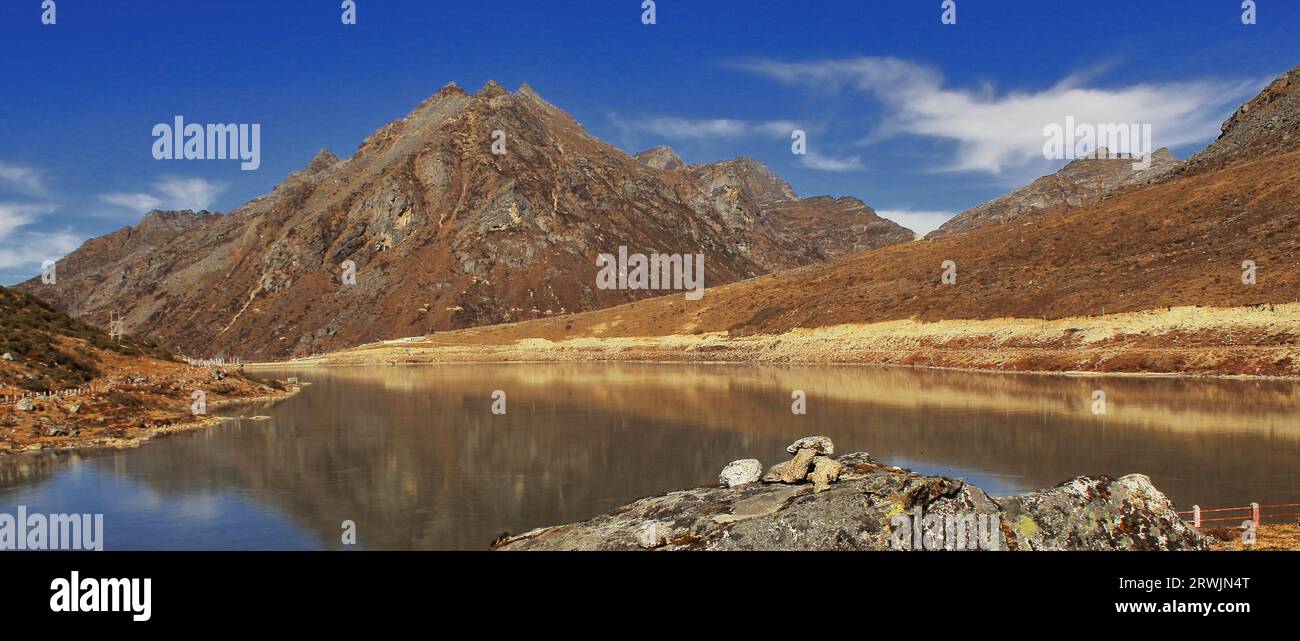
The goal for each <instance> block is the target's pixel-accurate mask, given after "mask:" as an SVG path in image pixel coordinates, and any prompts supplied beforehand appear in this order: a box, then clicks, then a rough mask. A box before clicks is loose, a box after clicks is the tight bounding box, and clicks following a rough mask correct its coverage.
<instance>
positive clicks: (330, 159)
mask: <svg viewBox="0 0 1300 641" xmlns="http://www.w3.org/2000/svg"><path fill="white" fill-rule="evenodd" d="M338 162H339V157H338V156H335V155H334V152H332V151H330V150H328V149H322V150H320V151H318V152H316V156H315V157H314V158H312V159H311V162H310V163H307V172H308V173H316V172H318V171H323V170H325V169H329V168H330V167H333V166H334V165H335V164H337V163H338Z"/></svg>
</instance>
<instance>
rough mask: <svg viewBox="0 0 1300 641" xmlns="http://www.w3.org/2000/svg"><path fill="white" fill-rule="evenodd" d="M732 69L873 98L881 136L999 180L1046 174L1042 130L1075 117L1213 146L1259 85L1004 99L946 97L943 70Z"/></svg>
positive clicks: (890, 66)
mask: <svg viewBox="0 0 1300 641" xmlns="http://www.w3.org/2000/svg"><path fill="white" fill-rule="evenodd" d="M731 66H733V67H736V68H739V69H743V70H745V71H748V72H751V73H755V74H759V75H763V76H766V77H769V78H773V79H775V80H777V81H779V82H781V83H784V84H788V85H793V86H800V87H805V88H809V89H813V90H816V91H820V92H824V93H829V94H836V93H841V92H857V93H865V94H869V95H871V96H873V97H874V98H875V99H877V100H878V101H880V102H881V103H882V104H883V106H884V107H885V109H886V110H887V118H886V120H885V121H884V122H883V123H882V124H881V130H880V131H879V132H876V134H877V135H883V136H886V137H888V136H895V135H899V134H910V135H917V136H923V137H928V138H934V139H939V140H945V141H950V142H952V143H955V144H956V149H955V152H954V155H953V157H952V159H951V161H950V162H948V163H945V164H943V165H942V166H940V167H937V169H939V170H941V171H983V172H988V173H991V174H1003V173H1005V172H1008V171H1013V170H1017V171H1018V170H1024V169H1026V168H1029V167H1035V166H1041V165H1042V164H1043V163H1044V158H1043V143H1044V141H1045V138H1044V136H1043V128H1044V127H1045V126H1047V125H1049V124H1053V123H1055V124H1060V125H1064V123H1065V119H1066V117H1067V116H1073V117H1074V119H1075V121H1076V122H1078V123H1090V124H1110V123H1114V124H1127V123H1136V124H1151V125H1152V130H1153V138H1154V140H1153V143H1154V146H1155V147H1176V146H1179V145H1184V144H1191V143H1200V142H1205V141H1208V140H1211V139H1213V138H1214V136H1215V135H1216V134H1217V133H1218V130H1219V124H1220V123H1221V122H1222V120H1223V118H1224V117H1225V115H1226V114H1227V113H1230V112H1231V111H1232V109H1233V108H1234V107H1235V106H1236V105H1238V104H1240V103H1241V102H1243V101H1244V100H1245V99H1246V98H1248V97H1249V96H1250V95H1252V93H1253V92H1254V90H1256V89H1257V88H1258V86H1259V84H1260V83H1259V82H1258V81H1255V80H1250V81H1212V80H1195V81H1187V82H1170V83H1140V84H1134V85H1130V86H1126V87H1118V88H1089V87H1085V86H1083V84H1084V83H1086V82H1089V81H1091V80H1092V79H1093V75H1095V74H1074V75H1070V76H1067V77H1065V78H1064V79H1062V80H1061V81H1060V82H1057V83H1056V84H1055V85H1053V86H1051V87H1048V88H1045V89H1041V90H1038V91H1017V92H1009V93H1005V94H1002V95H998V94H997V93H996V92H995V91H994V90H993V89H991V88H988V87H981V88H979V89H978V90H975V89H956V88H949V87H945V86H944V78H943V75H942V74H941V73H940V72H938V71H937V70H935V69H932V68H930V67H927V66H923V65H919V64H916V63H913V62H909V61H905V60H900V59H897V58H867V57H863V58H851V59H839V60H824V61H819V62H795V63H791V62H779V61H755V62H745V63H737V64H733V65H731ZM1038 168H1041V167H1038Z"/></svg>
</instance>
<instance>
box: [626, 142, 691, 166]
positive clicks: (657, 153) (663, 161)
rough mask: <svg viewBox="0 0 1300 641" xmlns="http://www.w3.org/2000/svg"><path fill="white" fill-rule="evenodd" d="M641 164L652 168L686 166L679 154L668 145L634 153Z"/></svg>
mask: <svg viewBox="0 0 1300 641" xmlns="http://www.w3.org/2000/svg"><path fill="white" fill-rule="evenodd" d="M636 159H637V160H638V161H640V162H641V164H643V165H645V166H647V167H652V168H654V169H681V168H683V167H685V166H686V163H685V162H682V158H681V156H678V155H677V152H675V151H673V150H672V148H670V147H665V146H659V147H653V148H651V149H647V150H645V151H643V152H641V153H639V154H637V155H636Z"/></svg>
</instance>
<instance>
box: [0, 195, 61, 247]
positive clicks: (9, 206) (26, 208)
mask: <svg viewBox="0 0 1300 641" xmlns="http://www.w3.org/2000/svg"><path fill="white" fill-rule="evenodd" d="M52 210H53V207H52V206H50V205H32V204H26V203H3V202H0V240H5V239H7V238H8V237H9V235H10V234H12V233H13V232H14V230H16V229H18V228H19V227H22V226H24V225H28V224H31V223H32V222H34V221H35V220H36V218H37V217H39V216H43V215H45V214H48V213H50V211H52Z"/></svg>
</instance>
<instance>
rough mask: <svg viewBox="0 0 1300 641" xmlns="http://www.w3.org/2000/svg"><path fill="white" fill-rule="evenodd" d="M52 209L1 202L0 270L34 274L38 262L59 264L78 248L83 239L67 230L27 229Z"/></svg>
mask: <svg viewBox="0 0 1300 641" xmlns="http://www.w3.org/2000/svg"><path fill="white" fill-rule="evenodd" d="M54 209H55V208H54V206H53V205H49V204H30V203H3V202H0V269H13V268H19V267H21V268H32V269H33V270H34V269H35V268H36V267H38V266H39V265H40V264H41V262H43V261H46V260H58V259H59V258H62V257H63V256H65V255H67V254H68V253H69V252H71V251H72V250H74V249H76V248H77V247H78V246H80V245H81V241H82V238H81V237H80V236H77V235H76V234H74V233H72V232H71V231H69V230H61V231H41V232H38V231H31V230H30V229H27V227H28V226H30V225H32V224H33V223H37V222H39V221H40V219H41V217H42V216H45V215H47V214H49V213H51V212H53V211H54ZM33 273H35V272H33Z"/></svg>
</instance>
